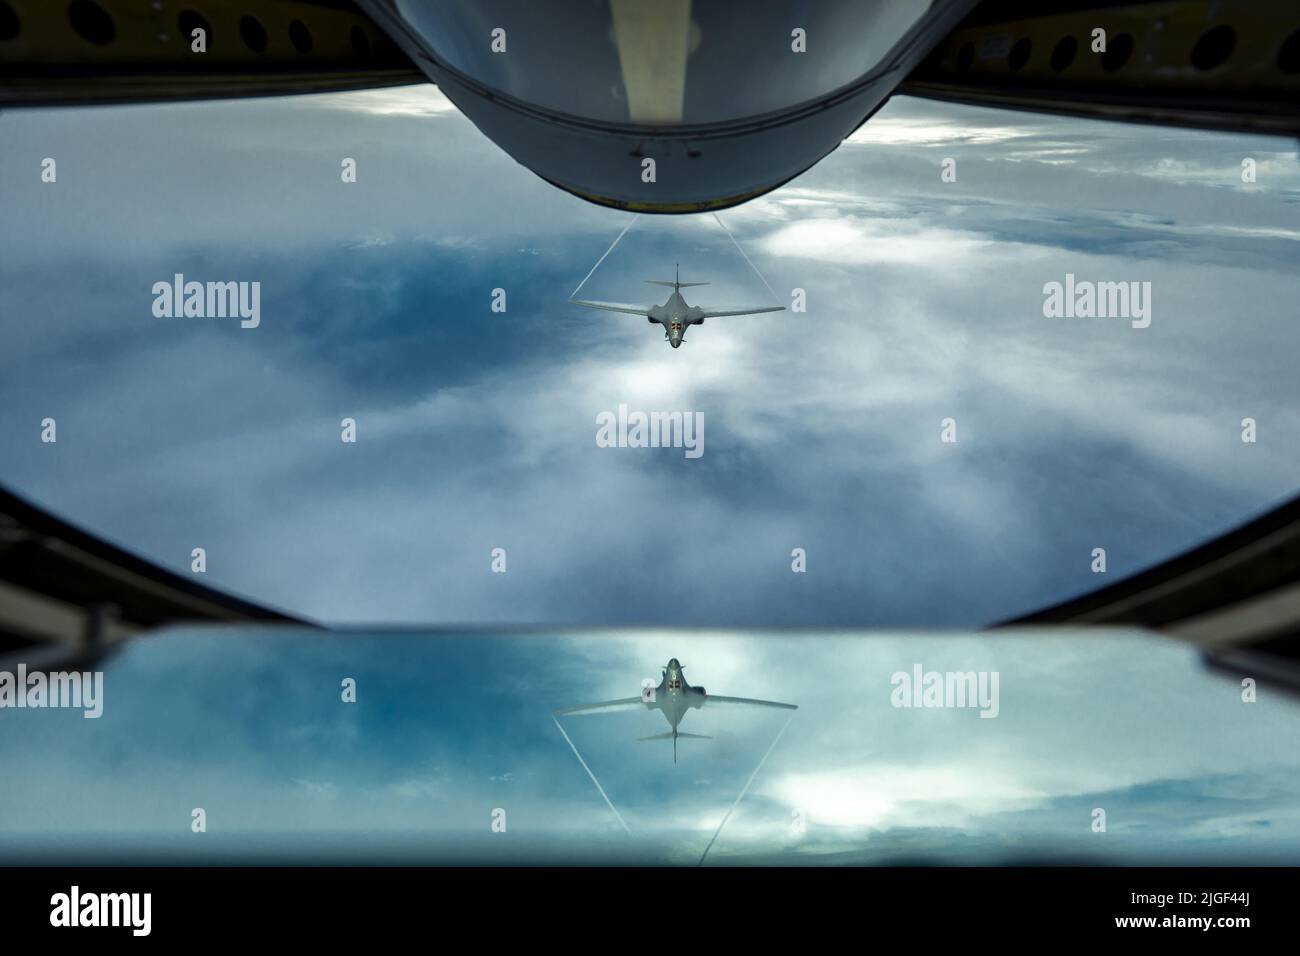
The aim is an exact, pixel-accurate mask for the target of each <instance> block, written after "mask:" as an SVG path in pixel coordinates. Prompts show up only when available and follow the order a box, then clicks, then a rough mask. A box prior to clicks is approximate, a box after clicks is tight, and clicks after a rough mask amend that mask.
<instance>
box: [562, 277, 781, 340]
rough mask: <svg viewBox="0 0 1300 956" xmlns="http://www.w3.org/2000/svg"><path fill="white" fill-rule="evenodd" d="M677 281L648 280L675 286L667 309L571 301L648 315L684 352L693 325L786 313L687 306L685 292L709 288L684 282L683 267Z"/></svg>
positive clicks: (766, 308)
mask: <svg viewBox="0 0 1300 956" xmlns="http://www.w3.org/2000/svg"><path fill="white" fill-rule="evenodd" d="M676 275H677V278H676V279H674V280H673V281H672V282H668V281H667V280H664V279H645V280H643V281H645V282H648V283H650V284H651V285H666V286H671V287H672V290H673V294H672V295H670V296H669V297H668V301H667V302H665V303H664V304H663V305H650V306H644V305H631V304H629V303H627V302H592V301H588V300H584V299H570V300H569V301H570V302H572V303H573V304H574V305H581V306H585V307H586V308H588V309H603V310H604V311H606V312H626V313H628V314H629V315H644V316H645V317H646V319H647V320H648V321H649V322H650V323H651V324H652V325H653V324H654V323H656V322H658V323H659V324H660V325H662V326H663V327H664V338H666V339H667V340H668V344H669V345H671V346H672V347H673V348H675V349H676V348H681V345H682V343H683V342H684V341H686V328H687V326H691V325H703V324H704V320H705V319H711V318H713V317H715V316H722V315H758V314H759V313H760V312H784V311H785V306H783V305H759V306H741V307H739V308H728V309H701V308H699V307H698V306H694V305H689V304H687V302H686V300H685V299H684V298H682V289H686V288H691V287H693V286H702V285H708V284H709V283H707V282H682V281H681V278H682V272H681V266H680V265H679V266H678V267H677V273H676Z"/></svg>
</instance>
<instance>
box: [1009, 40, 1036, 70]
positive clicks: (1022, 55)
mask: <svg viewBox="0 0 1300 956" xmlns="http://www.w3.org/2000/svg"><path fill="white" fill-rule="evenodd" d="M1030 49H1031V47H1030V44H1029V38H1028V37H1021V38H1020V39H1019V40H1017V41H1016V45H1015V46H1013V47H1012V48H1011V52H1010V53H1008V54H1007V66H1009V67H1011V69H1013V70H1019V69H1022V68H1023V67H1024V65H1025V64H1026V63H1028V62H1029V51H1030Z"/></svg>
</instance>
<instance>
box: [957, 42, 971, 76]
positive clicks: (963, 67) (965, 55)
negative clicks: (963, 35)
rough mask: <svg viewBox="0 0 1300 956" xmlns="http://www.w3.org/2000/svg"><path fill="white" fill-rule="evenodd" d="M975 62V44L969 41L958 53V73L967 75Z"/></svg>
mask: <svg viewBox="0 0 1300 956" xmlns="http://www.w3.org/2000/svg"><path fill="white" fill-rule="evenodd" d="M974 61H975V44H974V43H971V42H970V41H969V40H967V41H966V42H965V43H963V44H962V45H961V49H960V50H958V51H957V72H958V73H965V72H967V71H968V70H969V69H970V65H971V63H973V62H974Z"/></svg>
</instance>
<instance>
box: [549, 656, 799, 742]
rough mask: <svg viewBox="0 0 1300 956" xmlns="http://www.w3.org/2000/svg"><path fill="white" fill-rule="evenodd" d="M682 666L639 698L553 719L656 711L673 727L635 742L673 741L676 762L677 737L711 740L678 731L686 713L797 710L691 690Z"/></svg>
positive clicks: (676, 664) (569, 710)
mask: <svg viewBox="0 0 1300 956" xmlns="http://www.w3.org/2000/svg"><path fill="white" fill-rule="evenodd" d="M682 670H683V668H682V665H681V662H680V661H679V660H677V658H675V657H674V658H673V659H672V660H670V661H669V662H668V666H667V667H665V668H664V671H663V680H661V681H660V682H659V686H658V687H647V688H646V689H645V690H644V691H643V692H642V694H641V696H640V697H621V698H619V699H618V700H604V701H601V702H600V703H597V704H582V705H581V706H578V707H566V708H564V709H563V710H557V711H556V712H555V716H556V717H571V716H574V715H578V714H601V713H610V712H617V711H624V710H657V711H659V712H660V713H662V714H663V715H664V719H666V720H667V721H668V723H669V724H670V725H671V726H672V728H673V729H672V730H671V731H669V732H668V733H664V734H654V735H653V736H650V737H639V738H637V739H638V740H671V741H672V742H673V763H676V762H677V738H678V737H689V738H691V739H693V740H712V739H713V738H711V737H709V736H708V735H707V734H688V733H686V732H685V731H681V730H678V729H677V725H678V724H680V723H681V722H682V718H683V717H685V716H686V712H687V711H688V710H699V709H700V708H701V707H703V706H704V705H705V704H709V705H713V704H748V705H750V706H752V707H778V708H780V709H782V710H798V709H799V706H798V705H797V704H783V703H780V702H779V701H775V700H757V699H755V698H753V697H721V696H719V695H718V694H709V693H706V692H705V690H704V688H703V687H692V686H691V685H690V684H688V683H687V682H686V678H685V677H684V676H683V675H682Z"/></svg>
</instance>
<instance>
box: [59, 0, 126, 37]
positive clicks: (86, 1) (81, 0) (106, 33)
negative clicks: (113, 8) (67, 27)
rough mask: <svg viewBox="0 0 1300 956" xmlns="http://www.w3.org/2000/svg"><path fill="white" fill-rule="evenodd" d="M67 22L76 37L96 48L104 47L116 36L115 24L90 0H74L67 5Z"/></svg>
mask: <svg viewBox="0 0 1300 956" xmlns="http://www.w3.org/2000/svg"><path fill="white" fill-rule="evenodd" d="M68 20H69V21H71V23H72V29H74V30H76V31H77V36H79V37H81V38H82V39H83V40H89V41H90V42H91V43H94V44H95V45H97V46H106V45H108V44H109V43H112V42H113V37H115V36H117V24H115V23H114V22H113V18H112V17H110V16H109V15H108V14H107V13H106V12H105V11H104V8H103V7H101V6H100V5H99V4H97V3H92V2H91V0H76V2H75V3H70V4H68Z"/></svg>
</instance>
